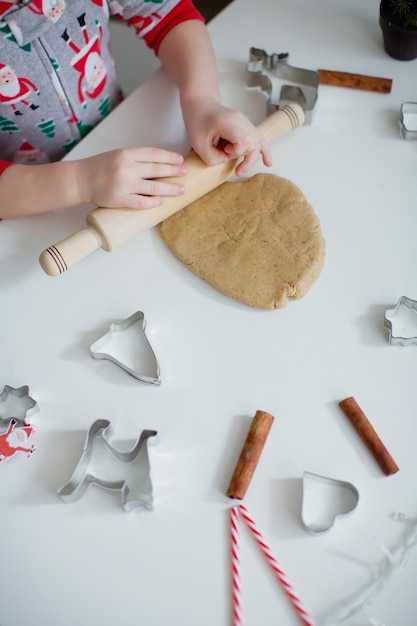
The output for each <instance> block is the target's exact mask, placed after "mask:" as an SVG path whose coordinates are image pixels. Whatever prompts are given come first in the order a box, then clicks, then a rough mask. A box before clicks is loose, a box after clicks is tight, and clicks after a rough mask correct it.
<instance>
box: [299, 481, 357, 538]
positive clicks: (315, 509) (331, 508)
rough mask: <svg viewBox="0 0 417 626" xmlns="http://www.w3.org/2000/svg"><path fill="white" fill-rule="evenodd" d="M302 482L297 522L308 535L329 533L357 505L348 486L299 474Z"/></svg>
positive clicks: (351, 488) (352, 491)
mask: <svg viewBox="0 0 417 626" xmlns="http://www.w3.org/2000/svg"><path fill="white" fill-rule="evenodd" d="M302 480H303V501H302V508H301V519H302V521H303V524H304V528H305V529H306V530H307V531H308V532H310V533H312V534H320V533H323V532H325V531H327V530H330V528H331V527H332V526H333V525H334V523H335V521H336V519H337V518H338V517H339V516H340V515H347V514H348V513H351V512H352V511H353V510H354V509H355V508H356V506H357V504H358V502H359V492H358V490H357V489H356V487H355V486H354V485H352V484H351V483H348V482H345V481H343V480H336V479H334V478H328V477H327V476H320V475H319V474H313V473H312V472H303V478H302Z"/></svg>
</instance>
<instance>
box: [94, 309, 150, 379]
mask: <svg viewBox="0 0 417 626" xmlns="http://www.w3.org/2000/svg"><path fill="white" fill-rule="evenodd" d="M145 326H146V324H145V317H144V314H143V313H142V311H136V313H133V315H131V316H130V317H128V318H127V319H125V320H122V321H118V322H112V323H111V324H110V325H109V330H108V332H107V333H106V334H105V335H103V337H100V339H98V340H97V341H95V342H94V343H93V344H92V345H91V346H90V354H91V356H92V357H93V358H94V359H104V360H107V361H111V362H112V363H114V364H115V365H117V366H118V367H120V368H121V369H122V370H124V371H125V372H127V373H128V374H129V375H130V376H132V377H133V378H135V379H136V380H139V381H141V382H142V383H146V384H148V385H160V384H161V378H160V372H159V365H158V361H157V359H156V356H155V353H154V351H153V350H152V347H151V345H150V343H149V341H148V338H147V337H146V333H145ZM134 327H136V328H134ZM138 328H139V332H138ZM104 348H105V350H104Z"/></svg>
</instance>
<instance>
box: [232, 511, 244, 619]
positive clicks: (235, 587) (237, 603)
mask: <svg viewBox="0 0 417 626" xmlns="http://www.w3.org/2000/svg"><path fill="white" fill-rule="evenodd" d="M238 521H239V507H237V506H234V507H232V509H231V510H230V538H231V543H232V545H231V548H232V598H233V606H232V611H233V626H242V623H243V622H242V592H241V579H240V545H239V525H238Z"/></svg>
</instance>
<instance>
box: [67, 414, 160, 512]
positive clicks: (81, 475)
mask: <svg viewBox="0 0 417 626" xmlns="http://www.w3.org/2000/svg"><path fill="white" fill-rule="evenodd" d="M111 434H112V427H111V423H110V422H109V421H108V420H104V419H99V420H96V421H95V422H94V423H93V424H92V425H91V426H90V428H89V430H88V432H87V436H86V440H85V444H84V448H83V452H82V454H81V457H80V460H79V461H78V464H77V466H76V468H75V470H74V472H73V474H72V476H71V478H70V479H69V481H68V482H67V483H65V484H64V485H63V486H62V487H60V489H59V490H58V495H59V496H60V497H61V498H62V500H64V502H67V503H71V502H76V501H77V500H79V499H80V498H81V497H82V496H83V495H84V494H85V492H86V491H87V489H88V487H89V486H90V485H97V486H98V487H101V488H102V489H105V490H108V491H110V492H119V496H120V503H121V506H122V508H123V509H124V510H125V511H131V510H133V509H140V508H142V509H148V510H152V508H153V506H152V501H153V496H152V494H153V489H152V482H151V472H150V463H149V455H148V449H147V446H148V443H149V442H150V440H151V439H152V438H153V437H156V435H157V431H156V430H143V431H142V433H141V434H140V436H139V438H138V439H137V440H136V443H135V444H134V446H133V448H132V449H131V450H128V451H126V452H122V451H120V450H118V449H117V448H115V447H114V446H113V445H112V444H111V443H110V442H109V438H110V437H111ZM154 443H156V442H155V441H154ZM98 448H99V450H98ZM97 451H98V458H96V459H95V461H96V467H97V469H98V472H97V471H96V470H95V469H94V468H93V461H94V459H93V454H94V453H96V452H97ZM139 456H141V459H139ZM112 457H113V459H112ZM112 460H113V461H114V460H116V462H115V465H116V469H115V470H114V469H113V467H112V468H110V465H111V464H112ZM140 460H141V461H142V465H144V467H142V468H140V467H139V464H137V466H136V467H135V468H133V469H134V470H135V471H134V472H133V473H132V471H131V472H130V474H131V479H129V482H128V480H126V478H122V479H120V478H119V476H120V474H121V473H126V468H125V467H123V465H124V464H135V462H136V461H140ZM113 465H114V463H113ZM132 467H133V466H132ZM110 469H111V470H112V471H113V472H114V474H116V476H117V479H114V475H113V476H112V479H111V480H110V479H109V470H110ZM139 469H142V471H141V472H138V470H139ZM96 473H100V474H101V477H99V476H97V475H96ZM133 483H135V488H134V489H133V488H132V484H133ZM129 485H130V486H129Z"/></svg>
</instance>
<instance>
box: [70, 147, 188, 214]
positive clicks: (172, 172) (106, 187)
mask: <svg viewBox="0 0 417 626" xmlns="http://www.w3.org/2000/svg"><path fill="white" fill-rule="evenodd" d="M183 161H184V158H183V156H182V155H181V154H177V153H176V152H169V151H168V150H161V149H159V148H126V149H120V150H112V151H111V152H105V153H103V154H99V155H97V156H94V157H89V158H87V159H81V160H79V161H76V162H75V163H76V170H75V171H76V184H77V186H78V193H79V202H80V203H82V202H87V203H91V204H95V205H98V206H103V207H111V208H118V207H126V208H129V209H151V208H153V207H156V206H159V205H160V204H162V203H163V202H164V199H165V197H166V196H179V195H182V194H183V193H184V191H185V188H184V185H183V184H181V182H178V183H167V182H164V181H158V178H164V177H171V176H174V177H177V176H183V175H184V174H185V173H186V167H185V166H184V164H183Z"/></svg>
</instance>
